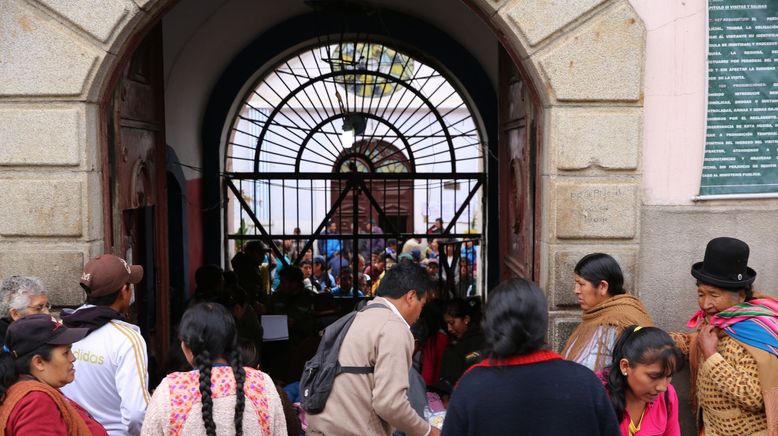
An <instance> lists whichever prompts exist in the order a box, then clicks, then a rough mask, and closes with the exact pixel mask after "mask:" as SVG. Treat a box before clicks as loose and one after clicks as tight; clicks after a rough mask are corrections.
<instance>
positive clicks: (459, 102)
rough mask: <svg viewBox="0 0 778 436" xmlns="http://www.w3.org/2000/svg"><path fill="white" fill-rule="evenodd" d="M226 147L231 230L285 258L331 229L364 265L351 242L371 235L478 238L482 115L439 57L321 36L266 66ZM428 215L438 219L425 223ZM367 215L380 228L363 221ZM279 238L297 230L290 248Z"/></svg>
mask: <svg viewBox="0 0 778 436" xmlns="http://www.w3.org/2000/svg"><path fill="white" fill-rule="evenodd" d="M226 150H227V152H226V159H225V172H224V179H225V185H226V190H227V198H228V199H230V200H233V201H232V202H231V203H232V204H233V205H234V206H231V207H228V208H227V217H226V221H227V227H228V230H227V238H228V239H229V240H237V241H243V240H250V239H260V240H262V241H264V242H265V243H266V244H267V245H268V246H269V248H270V250H272V252H273V253H274V255H275V257H276V258H277V259H278V260H279V261H280V262H282V263H284V264H287V263H292V264H299V262H300V261H301V260H302V258H303V256H304V255H305V253H306V252H308V250H309V249H313V251H314V252H317V253H318V252H320V251H321V250H320V249H318V244H317V243H318V242H320V241H327V240H338V241H343V242H342V244H343V245H342V247H344V249H343V251H344V252H349V251H350V252H351V253H352V256H351V258H350V259H349V263H350V264H351V265H352V268H353V270H354V271H359V272H361V270H360V268H359V259H358V256H356V254H357V253H360V251H361V250H360V247H361V246H362V247H364V246H365V245H367V246H371V244H370V242H371V241H382V242H383V243H384V245H385V244H386V243H387V242H389V241H390V240H392V239H394V240H396V241H398V244H401V243H402V242H403V241H405V240H408V239H409V238H419V239H421V240H422V241H426V240H428V239H429V238H432V237H435V238H440V239H441V240H442V242H443V243H444V244H449V245H456V251H457V252H459V245H460V244H461V241H462V240H463V239H470V240H474V241H481V239H482V237H481V236H482V232H481V230H480V229H481V228H483V226H484V223H483V216H484V211H485V205H486V195H485V189H486V186H485V181H486V174H485V171H484V168H485V165H486V162H485V155H484V154H485V152H486V145H485V141H483V140H482V138H481V134H480V128H479V122H478V119H477V117H475V116H474V115H473V113H472V112H471V110H470V107H469V104H468V103H467V100H466V96H465V95H464V94H463V93H462V92H460V91H459V90H458V89H457V88H456V87H455V86H454V83H453V82H452V81H450V80H448V78H446V77H445V76H444V75H443V74H442V73H441V72H440V71H439V70H438V69H436V68H434V67H433V66H431V65H429V64H427V63H423V62H421V61H420V60H419V59H418V58H414V57H411V56H409V55H407V54H405V53H403V52H401V51H400V50H398V49H396V48H393V47H390V46H388V45H386V44H385V43H378V42H371V41H369V40H350V41H348V40H344V39H340V40H338V41H336V42H324V43H319V44H317V45H315V46H313V47H309V48H307V49H304V50H301V51H299V52H297V53H295V54H293V55H292V56H289V57H288V58H286V59H285V60H284V61H282V62H280V63H279V64H278V65H275V66H274V67H273V68H271V69H269V70H268V71H267V72H266V73H265V74H264V75H263V76H262V78H261V79H260V80H259V81H258V82H257V83H256V84H255V86H253V87H252V89H251V91H250V92H249V93H248V94H247V95H246V96H245V98H244V99H243V103H242V105H241V107H240V108H239V110H238V112H237V114H236V115H235V117H234V120H233V122H232V127H231V130H230V133H229V142H228V144H227V147H226ZM436 218H443V221H444V222H445V223H446V224H445V226H444V228H442V229H440V231H439V234H435V235H430V234H429V233H428V232H427V228H428V227H429V224H430V223H431V222H432V221H433V220H435V219H436ZM370 221H372V222H374V223H376V224H379V225H378V227H382V228H383V233H366V232H365V230H364V225H365V224H366V223H367V222H370ZM330 223H334V226H336V227H337V229H338V230H337V232H336V233H327V232H326V231H325V229H326V228H327V226H328V224H330ZM284 240H288V241H293V242H294V245H293V246H294V247H295V250H294V251H295V252H296V253H295V255H294V256H293V257H290V258H288V259H287V258H285V255H288V254H289V250H288V248H287V247H285V244H280V243H279V241H284ZM399 246H400V247H401V245H399ZM346 247H347V248H346ZM362 252H363V254H364V250H362ZM424 254H425V253H421V255H424ZM368 255H369V253H368ZM365 261H367V259H365ZM482 276H483V274H482ZM356 282H357V283H358V281H356Z"/></svg>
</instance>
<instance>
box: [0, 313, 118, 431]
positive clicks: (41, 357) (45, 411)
mask: <svg viewBox="0 0 778 436" xmlns="http://www.w3.org/2000/svg"><path fill="white" fill-rule="evenodd" d="M86 333H87V329H83V328H67V327H65V326H64V325H62V323H60V322H59V321H57V320H56V319H54V317H52V316H51V315H48V314H38V315H30V316H27V317H25V318H21V319H19V320H17V321H14V322H13V323H11V325H10V326H9V327H8V332H7V333H6V337H5V341H6V345H5V346H4V347H3V350H2V353H0V398H2V404H1V405H0V434H8V435H16V434H19V435H41V434H46V435H89V434H91V435H101V436H102V435H107V434H108V433H106V431H105V429H104V428H103V426H102V425H100V423H98V422H97V421H95V420H94V418H92V417H91V416H90V415H89V413H87V412H86V410H84V409H83V408H82V407H81V406H79V405H78V404H76V402H74V401H73V400H71V399H69V398H67V397H66V396H65V395H63V394H62V392H60V390H59V388H61V387H62V386H65V385H66V384H68V383H70V382H72V381H73V379H74V378H75V369H74V367H73V362H74V361H75V360H76V358H75V356H73V353H72V352H71V350H70V346H71V344H72V343H73V342H76V341H78V340H80V339H82V338H83V337H84V336H86Z"/></svg>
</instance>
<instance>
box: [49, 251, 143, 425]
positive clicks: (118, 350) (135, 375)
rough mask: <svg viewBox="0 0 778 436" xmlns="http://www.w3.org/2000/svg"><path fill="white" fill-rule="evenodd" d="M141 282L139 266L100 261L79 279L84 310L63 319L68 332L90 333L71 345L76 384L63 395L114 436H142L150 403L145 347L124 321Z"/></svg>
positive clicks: (110, 258) (136, 331) (108, 257)
mask: <svg viewBox="0 0 778 436" xmlns="http://www.w3.org/2000/svg"><path fill="white" fill-rule="evenodd" d="M142 278H143V268H142V267H141V266H139V265H129V264H127V262H125V261H124V259H121V258H119V257H116V256H114V255H111V254H104V255H101V256H97V257H95V258H94V259H92V260H90V261H89V262H88V263H87V264H86V266H84V272H83V274H82V275H81V287H82V288H84V291H86V304H84V305H83V306H81V307H79V308H78V309H76V310H75V311H73V312H71V313H67V314H66V313H63V315H62V320H63V322H64V324H65V325H66V326H67V327H85V328H88V329H89V333H88V334H87V336H86V337H85V338H84V339H82V340H80V341H78V342H76V343H74V344H73V355H74V356H75V357H76V361H75V363H74V365H75V368H76V380H75V381H74V382H73V383H70V384H69V385H67V386H65V387H63V388H62V392H63V393H64V394H65V395H67V396H68V397H69V398H70V399H72V400H74V401H76V402H77V403H78V404H80V405H81V406H83V407H84V408H85V409H86V410H87V411H88V412H89V413H90V414H91V415H92V416H93V417H94V418H95V419H96V420H97V421H98V422H100V424H102V425H103V427H105V429H106V431H107V432H108V434H109V435H111V436H118V435H137V434H140V428H141V424H143V417H144V415H145V413H146V406H147V405H148V402H149V392H148V380H149V377H148V369H147V362H148V357H147V354H146V341H145V340H144V339H143V336H141V334H140V329H139V328H138V326H136V325H133V324H130V323H128V322H125V321H124V315H123V314H125V313H128V312H129V309H130V306H131V305H132V304H133V303H134V302H135V289H134V285H135V284H137V283H138V282H140V281H141V279H142Z"/></svg>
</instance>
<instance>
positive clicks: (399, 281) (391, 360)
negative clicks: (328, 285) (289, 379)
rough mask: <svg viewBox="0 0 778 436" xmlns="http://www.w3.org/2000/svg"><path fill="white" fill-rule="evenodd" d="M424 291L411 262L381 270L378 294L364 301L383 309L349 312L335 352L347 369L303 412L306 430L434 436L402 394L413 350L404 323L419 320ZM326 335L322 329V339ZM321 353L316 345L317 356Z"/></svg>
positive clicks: (421, 273)
mask: <svg viewBox="0 0 778 436" xmlns="http://www.w3.org/2000/svg"><path fill="white" fill-rule="evenodd" d="M429 289H430V280H429V278H428V277H427V275H426V273H425V272H424V270H423V269H421V268H419V267H418V266H416V265H413V264H408V265H404V264H399V265H397V266H396V267H394V268H393V269H392V270H391V271H389V272H387V273H386V276H385V277H384V280H383V281H382V282H381V285H380V286H379V287H378V290H377V295H378V296H377V297H376V298H375V299H374V300H373V301H372V302H370V303H369V304H368V305H367V308H371V306H373V305H383V306H384V307H382V308H378V307H375V308H371V309H373V310H367V309H362V310H360V311H359V312H357V313H356V315H354V316H353V322H352V324H351V326H350V327H347V329H348V330H347V332H346V333H345V336H344V337H343V339H342V340H343V342H342V344H341V345H340V349H339V352H338V363H339V364H340V366H341V367H343V368H344V369H345V368H348V369H351V371H346V370H343V371H341V372H340V373H339V374H338V375H337V376H336V377H335V379H334V383H333V385H332V388H331V390H330V392H329V396H328V397H326V405H325V406H324V408H323V410H321V411H320V412H318V413H315V414H311V413H310V412H309V414H308V431H307V434H309V435H328V436H329V435H338V436H340V435H374V434H375V435H387V436H388V435H390V434H392V431H393V429H398V430H401V431H403V432H405V433H406V434H408V435H411V436H416V435H419V436H424V435H428V434H429V435H433V436H436V435H438V434H440V433H439V430H438V429H436V428H434V427H431V426H430V425H429V424H428V423H427V422H426V421H425V420H424V419H423V418H421V417H420V416H419V415H418V414H417V413H416V412H415V411H414V410H413V408H412V407H411V405H410V403H409V401H408V396H407V391H408V372H409V370H410V366H411V355H412V353H413V336H412V335H411V331H410V325H411V324H413V323H414V322H416V320H417V319H418V318H419V314H420V313H421V309H422V307H423V306H424V304H425V302H426V300H427V292H428V290H429ZM378 309H388V310H378ZM336 324H337V323H336ZM327 337H328V335H327V333H325V338H323V339H322V342H325V340H326V339H327ZM335 342H336V343H337V341H335ZM321 353H322V349H321V347H320V349H319V351H318V352H317V356H318V355H319V354H321ZM354 368H358V369H364V371H354V370H353V369H354ZM305 378H306V377H305V375H304V376H303V380H304V381H305ZM315 388H316V386H312V387H311V388H310V389H311V390H312V391H313V390H315ZM301 390H302V384H301ZM303 395H305V393H303ZM303 405H304V406H305V400H304V403H303Z"/></svg>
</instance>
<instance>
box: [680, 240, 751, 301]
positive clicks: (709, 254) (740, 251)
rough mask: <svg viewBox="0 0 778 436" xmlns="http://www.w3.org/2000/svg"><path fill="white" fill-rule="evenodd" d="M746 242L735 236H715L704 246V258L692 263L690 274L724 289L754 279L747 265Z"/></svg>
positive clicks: (749, 282)
mask: <svg viewBox="0 0 778 436" xmlns="http://www.w3.org/2000/svg"><path fill="white" fill-rule="evenodd" d="M748 253H749V249H748V244H746V243H745V242H743V241H741V240H740V239H735V238H727V237H721V238H715V239H711V241H710V242H708V246H707V247H705V259H703V261H702V262H697V263H695V264H694V265H692V275H693V276H694V277H695V278H697V279H698V280H699V281H701V282H703V283H707V284H709V285H713V286H717V287H719V288H724V289H739V288H742V287H745V286H748V285H750V284H751V283H753V282H754V279H756V271H754V270H753V269H751V268H749V267H748Z"/></svg>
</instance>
